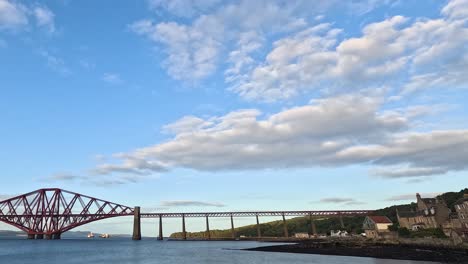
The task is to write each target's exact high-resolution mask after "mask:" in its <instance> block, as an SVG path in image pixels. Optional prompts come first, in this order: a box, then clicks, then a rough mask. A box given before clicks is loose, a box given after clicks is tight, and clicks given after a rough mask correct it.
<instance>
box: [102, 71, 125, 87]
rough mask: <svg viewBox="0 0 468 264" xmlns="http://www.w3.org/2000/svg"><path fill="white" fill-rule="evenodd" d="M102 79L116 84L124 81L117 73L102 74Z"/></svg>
mask: <svg viewBox="0 0 468 264" xmlns="http://www.w3.org/2000/svg"><path fill="white" fill-rule="evenodd" d="M102 80H103V81H105V82H107V83H109V84H114V85H116V84H122V83H123V80H122V78H121V77H120V75H118V74H117V73H109V72H108V73H104V75H103V76H102Z"/></svg>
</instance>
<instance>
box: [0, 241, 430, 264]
mask: <svg viewBox="0 0 468 264" xmlns="http://www.w3.org/2000/svg"><path fill="white" fill-rule="evenodd" d="M265 245H269V244H267V243H258V242H240V241H232V242H229V241H227V242H188V241H187V242H186V241H184V242H182V241H164V242H161V241H156V240H150V239H147V240H142V241H131V240H129V239H92V240H91V239H83V240H78V239H62V240H55V241H47V240H18V239H16V240H6V239H0V263H8V264H28V263H34V264H55V263H57V264H64V263H77V264H78V263H79V264H83V263H86V264H89V263H112V264H120V263H122V264H124V263H125V264H127V263H128V264H130V263H131V264H149V263H159V264H165V263H178V264H179V263H191V264H198V263H227V264H231V263H232V264H233V263H239V264H248V263H268V264H276V263H287V264H292V263H324V264H335V263H346V264H354V263H356V264H366V263H375V264H403V263H429V262H415V261H396V260H379V259H371V258H356V257H339V256H320V255H307V254H289V253H271V252H252V251H240V250H236V249H242V248H251V247H257V246H265ZM431 263H434V262H431Z"/></svg>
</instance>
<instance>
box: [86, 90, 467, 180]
mask: <svg viewBox="0 0 468 264" xmlns="http://www.w3.org/2000/svg"><path fill="white" fill-rule="evenodd" d="M381 107H382V99H381V98H380V97H375V96H365V95H363V94H360V95H353V96H352V95H344V96H339V97H332V98H327V99H321V100H314V101H312V103H311V104H310V105H305V106H300V107H295V108H291V109H287V110H283V111H281V112H278V113H276V114H273V115H271V116H268V117H263V118H262V114H261V113H260V112H259V111H258V110H255V109H244V110H238V111H234V112H230V113H228V114H226V115H224V116H220V117H210V118H199V117H193V116H189V117H184V118H182V119H181V120H179V121H177V122H175V123H173V124H169V125H167V126H165V127H164V129H163V130H164V131H165V132H167V133H174V134H175V136H174V137H173V138H172V139H169V140H167V141H166V142H162V143H160V144H156V145H153V146H149V147H145V148H140V149H136V150H135V151H132V152H129V153H121V154H118V155H116V156H115V157H116V158H117V160H114V162H110V163H104V164H101V165H99V166H98V167H97V169H96V170H95V172H96V173H97V174H113V173H119V172H120V173H121V172H125V173H130V174H134V175H148V174H151V173H158V172H164V171H166V170H170V169H172V168H188V169H193V170H199V171H224V170H228V171H229V170H237V171H239V170H257V169H285V168H289V167H296V168H311V167H316V166H329V167H340V166H346V165H351V164H364V165H369V166H370V168H371V174H372V175H377V176H378V177H383V178H389V179H390V178H408V177H409V178H415V177H423V176H424V177H425V176H430V175H440V174H445V173H448V172H451V171H462V170H466V169H467V168H468V165H467V164H468V131H466V130H448V131H429V132H419V133H416V132H408V129H409V128H410V127H411V126H412V125H413V119H414V118H417V117H419V116H421V114H425V113H427V112H426V110H421V109H419V110H415V109H414V108H413V107H410V108H407V109H394V110H392V111H388V110H387V111H380V108H381ZM419 108H427V107H422V106H419ZM415 111H416V112H417V113H415Z"/></svg>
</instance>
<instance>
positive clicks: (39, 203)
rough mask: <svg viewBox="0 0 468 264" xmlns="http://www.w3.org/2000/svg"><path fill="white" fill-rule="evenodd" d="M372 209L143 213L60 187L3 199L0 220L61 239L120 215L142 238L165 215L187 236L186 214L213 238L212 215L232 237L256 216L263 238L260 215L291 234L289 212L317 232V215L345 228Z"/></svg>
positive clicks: (38, 235)
mask: <svg viewBox="0 0 468 264" xmlns="http://www.w3.org/2000/svg"><path fill="white" fill-rule="evenodd" d="M373 213H374V211H372V210H333V211H331V210H329V211H245V212H191V213H143V212H141V211H140V207H138V206H136V207H134V208H131V207H128V206H125V205H121V204H117V203H112V202H109V201H105V200H102V199H97V198H94V197H90V196H86V195H83V194H78V193H74V192H70V191H66V190H62V189H59V188H45V189H39V190H36V191H33V192H30V193H26V194H23V195H19V196H16V197H12V198H9V199H6V200H4V201H0V221H1V222H4V223H7V224H10V225H13V226H15V227H17V228H19V229H21V230H23V231H25V232H26V233H27V234H28V238H29V239H34V238H36V239H43V238H46V239H60V237H61V234H62V233H64V232H66V231H68V230H71V229H73V228H75V227H78V226H81V225H84V224H87V223H91V222H94V221H98V220H102V219H107V218H113V217H119V216H133V217H134V225H133V239H134V240H140V239H141V227H140V221H141V218H158V219H159V235H158V239H160V240H162V239H163V218H181V219H182V233H183V239H186V238H187V232H186V226H185V218H187V217H204V218H205V219H206V234H207V235H206V238H208V239H211V234H210V226H209V218H210V217H229V218H230V219H231V234H232V238H235V237H236V234H235V230H234V217H255V218H256V220H257V236H258V237H259V238H260V237H261V230H260V222H259V217H260V216H281V217H282V218H283V227H284V236H285V237H288V236H289V234H288V227H287V223H286V219H285V217H286V216H308V217H309V218H310V224H311V230H310V234H316V229H315V224H314V221H313V219H314V218H319V217H339V219H340V222H341V226H342V227H343V228H344V223H343V218H342V217H347V216H366V215H370V214H373Z"/></svg>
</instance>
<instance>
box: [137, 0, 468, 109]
mask: <svg viewBox="0 0 468 264" xmlns="http://www.w3.org/2000/svg"><path fill="white" fill-rule="evenodd" d="M338 2H339V1H314V3H313V4H310V1H288V2H282V1H238V2H230V1H228V2H223V4H220V3H218V1H215V0H211V1H210V0H204V1H203V0H202V1H195V0H192V1H184V2H183V3H182V2H181V1H164V0H154V1H150V6H152V7H153V8H156V9H163V10H165V11H167V12H169V13H172V14H175V15H181V16H189V17H191V16H194V14H196V16H195V17H196V18H195V19H193V21H191V22H189V23H179V22H159V23H155V22H153V21H151V20H141V21H137V22H135V23H134V24H132V25H131V26H130V28H131V29H132V30H133V31H134V32H136V33H137V34H140V35H143V36H146V37H148V38H149V39H150V40H152V41H153V42H154V43H155V44H156V45H157V46H158V47H162V48H163V50H164V51H165V52H166V54H167V59H166V60H165V63H164V66H165V67H166V68H167V71H168V73H169V75H170V76H172V77H173V78H174V79H178V80H182V81H198V80H202V79H205V78H207V77H208V76H211V75H212V74H213V73H215V72H216V71H217V69H218V67H219V65H220V63H222V62H227V65H228V68H227V69H225V70H224V73H225V81H226V83H227V84H229V85H230V88H229V89H230V90H231V91H233V92H234V93H237V94H239V95H240V96H241V97H243V98H245V99H248V100H261V101H270V102H271V101H277V100H284V99H289V98H292V97H295V96H297V95H298V94H301V93H304V92H307V91H319V92H329V91H330V90H331V91H334V90H338V91H341V90H345V91H349V90H361V89H363V88H365V89H367V88H369V87H375V86H381V85H387V86H391V87H394V89H395V90H396V92H397V93H400V96H405V95H408V94H411V93H414V92H417V91H420V90H424V89H429V88H446V87H465V86H466V84H467V83H468V80H467V77H466V74H464V72H466V70H468V55H465V54H468V50H467V47H468V45H467V39H468V29H467V23H466V20H467V18H466V17H467V16H464V15H465V13H466V10H468V4H467V1H466V0H451V1H448V2H447V5H446V6H445V7H443V9H442V10H441V11H440V17H439V18H433V19H427V18H417V19H412V18H408V17H403V16H393V17H389V18H388V19H385V20H383V21H378V22H373V23H369V24H367V25H364V26H363V29H362V33H361V35H360V36H359V35H358V36H353V37H350V38H345V39H343V36H346V32H344V34H343V32H342V29H339V28H334V27H333V25H332V24H326V23H324V24H319V25H313V24H311V22H308V21H307V19H306V18H307V17H308V16H310V15H311V14H320V13H321V12H323V11H325V10H327V9H328V8H330V7H331V6H333V4H337V3H338ZM339 3H340V5H343V6H346V9H349V10H353V11H354V12H356V13H358V14H363V13H366V12H369V11H370V10H373V9H374V8H375V7H377V6H379V5H382V4H390V3H391V1H374V0H362V1H352V2H350V3H348V4H342V3H341V2H339ZM178 11H180V12H181V14H178ZM201 13H202V14H201ZM319 16H320V15H319ZM313 23H316V21H315V22H313ZM278 32H282V33H287V34H279V35H280V36H283V37H282V38H280V39H279V40H277V41H274V42H273V45H272V49H271V50H270V51H269V52H268V51H267V50H265V47H269V46H270V45H264V44H265V42H266V41H265V39H268V41H271V40H272V39H275V38H274V37H272V36H275V33H278ZM225 51H227V52H225ZM255 52H259V54H264V53H266V55H265V56H264V58H263V59H262V58H261V56H258V55H259V54H256V56H252V53H255ZM223 53H226V54H227V56H223ZM460 54H462V55H461V56H460ZM408 72H409V73H410V74H402V73H408ZM395 98H397V97H395ZM399 98H401V97H399Z"/></svg>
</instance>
